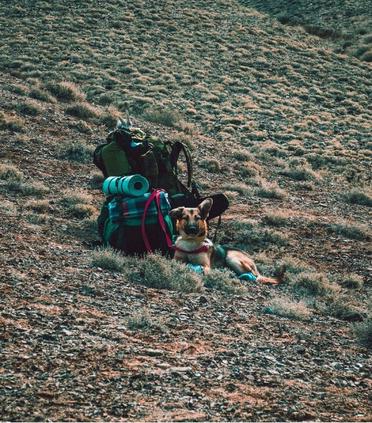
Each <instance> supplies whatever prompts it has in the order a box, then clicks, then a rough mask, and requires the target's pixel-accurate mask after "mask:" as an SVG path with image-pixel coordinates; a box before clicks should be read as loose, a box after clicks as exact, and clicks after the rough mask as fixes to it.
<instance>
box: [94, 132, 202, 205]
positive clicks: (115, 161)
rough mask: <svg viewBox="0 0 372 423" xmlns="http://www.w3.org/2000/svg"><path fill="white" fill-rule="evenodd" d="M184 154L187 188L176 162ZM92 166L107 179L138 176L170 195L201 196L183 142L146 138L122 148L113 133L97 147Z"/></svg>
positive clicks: (189, 156) (188, 154)
mask: <svg viewBox="0 0 372 423" xmlns="http://www.w3.org/2000/svg"><path fill="white" fill-rule="evenodd" d="M181 153H183V154H184V156H185V159H186V166H187V182H186V185H185V184H183V183H182V182H181V181H180V179H179V175H178V166H177V163H178V160H179V157H180V154H181ZM93 163H94V164H95V165H96V166H97V167H98V169H100V170H101V172H102V173H103V175H104V177H105V178H107V177H108V176H124V175H128V174H135V173H138V174H140V175H143V176H145V177H146V178H147V179H148V180H149V182H150V187H151V188H159V189H164V190H166V191H167V192H168V193H169V194H170V195H175V194H180V193H182V194H183V195H186V196H189V197H195V198H199V197H200V196H199V194H198V190H197V187H196V184H195V183H193V180H192V177H193V167H192V160H191V154H190V150H189V148H188V147H187V145H185V144H184V143H182V142H180V141H175V142H170V141H162V140H160V139H158V138H154V137H145V138H144V139H143V140H141V141H140V142H137V141H133V140H130V139H128V140H127V142H125V143H123V145H120V146H119V144H118V143H117V142H116V140H115V139H113V136H112V134H111V136H110V135H109V137H108V141H107V142H106V143H104V144H100V145H98V146H97V147H96V149H95V150H94V153H93Z"/></svg>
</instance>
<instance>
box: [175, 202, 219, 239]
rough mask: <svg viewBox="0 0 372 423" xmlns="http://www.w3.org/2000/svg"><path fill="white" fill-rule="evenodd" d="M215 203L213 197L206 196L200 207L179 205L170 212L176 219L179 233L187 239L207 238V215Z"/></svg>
mask: <svg viewBox="0 0 372 423" xmlns="http://www.w3.org/2000/svg"><path fill="white" fill-rule="evenodd" d="M212 205H213V200H212V198H206V199H205V200H204V201H203V202H201V203H200V204H199V205H198V207H195V208H189V207H177V208H176V209H173V210H171V211H170V212H169V215H170V216H171V217H172V218H173V219H176V222H177V230H178V233H179V234H180V235H181V236H182V238H185V239H196V238H205V237H206V236H207V230H208V226H207V222H206V220H207V217H208V215H209V211H210V209H211V207H212Z"/></svg>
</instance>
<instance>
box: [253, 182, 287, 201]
mask: <svg viewBox="0 0 372 423" xmlns="http://www.w3.org/2000/svg"><path fill="white" fill-rule="evenodd" d="M255 193H256V195H258V196H259V197H262V198H275V199H278V200H282V199H284V198H286V197H287V193H286V192H285V191H284V190H283V189H281V188H280V187H279V186H278V184H277V183H276V182H263V183H262V185H261V186H260V187H259V188H257V189H256V190H255Z"/></svg>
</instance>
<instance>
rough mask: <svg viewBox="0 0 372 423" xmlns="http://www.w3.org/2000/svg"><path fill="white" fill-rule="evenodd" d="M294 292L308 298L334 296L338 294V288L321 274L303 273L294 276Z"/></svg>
mask: <svg viewBox="0 0 372 423" xmlns="http://www.w3.org/2000/svg"><path fill="white" fill-rule="evenodd" d="M292 288H293V289H294V291H296V292H299V293H300V294H302V295H307V296H326V295H330V296H332V295H333V294H335V293H336V292H337V286H335V285H332V284H331V283H330V281H329V280H328V278H327V276H326V275H325V274H323V273H319V272H302V273H299V274H297V275H296V276H294V278H293V281H292Z"/></svg>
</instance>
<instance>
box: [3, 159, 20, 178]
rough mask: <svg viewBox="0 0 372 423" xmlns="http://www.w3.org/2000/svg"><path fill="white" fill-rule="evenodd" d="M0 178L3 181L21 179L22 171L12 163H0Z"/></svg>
mask: <svg viewBox="0 0 372 423" xmlns="http://www.w3.org/2000/svg"><path fill="white" fill-rule="evenodd" d="M0 179H2V180H4V181H9V180H13V181H22V180H23V173H22V172H21V171H20V170H19V169H18V168H17V167H16V166H14V165H11V164H6V163H0Z"/></svg>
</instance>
